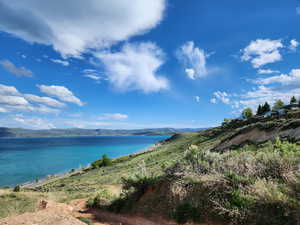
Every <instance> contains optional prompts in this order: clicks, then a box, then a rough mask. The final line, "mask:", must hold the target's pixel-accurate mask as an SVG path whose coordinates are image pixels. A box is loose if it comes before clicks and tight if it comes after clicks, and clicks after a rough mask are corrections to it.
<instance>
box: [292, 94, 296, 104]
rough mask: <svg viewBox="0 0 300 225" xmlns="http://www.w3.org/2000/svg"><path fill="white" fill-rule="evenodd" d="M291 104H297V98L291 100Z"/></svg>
mask: <svg viewBox="0 0 300 225" xmlns="http://www.w3.org/2000/svg"><path fill="white" fill-rule="evenodd" d="M290 104H297V99H296V98H295V96H293V97H292V98H291V101H290Z"/></svg>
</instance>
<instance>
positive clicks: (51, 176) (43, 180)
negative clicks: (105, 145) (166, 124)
mask: <svg viewBox="0 0 300 225" xmlns="http://www.w3.org/2000/svg"><path fill="white" fill-rule="evenodd" d="M160 146H161V143H160V142H157V143H154V144H152V145H150V146H149V147H147V148H145V149H141V150H138V151H137V152H135V153H132V154H129V155H135V156H137V155H140V154H144V153H145V152H150V151H154V150H155V149H157V148H158V147H160ZM129 155H124V156H120V157H117V158H114V159H118V158H121V157H125V156H129ZM91 163H92V162H91ZM91 163H90V164H89V165H88V166H84V167H81V168H78V169H71V170H70V171H68V172H64V173H57V174H49V175H47V177H45V178H41V179H39V180H38V182H36V181H28V182H26V183H22V184H17V185H15V186H18V185H19V186H20V187H21V188H25V189H35V188H38V187H41V186H44V185H46V184H49V183H52V182H55V181H57V180H60V179H63V178H67V177H70V176H73V175H76V174H80V173H82V172H84V171H85V170H88V169H89V168H91V166H90V165H91ZM1 188H3V187H0V189H1Z"/></svg>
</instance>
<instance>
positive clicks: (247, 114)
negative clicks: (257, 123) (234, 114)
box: [242, 107, 253, 119]
mask: <svg viewBox="0 0 300 225" xmlns="http://www.w3.org/2000/svg"><path fill="white" fill-rule="evenodd" d="M242 115H243V117H244V118H247V119H248V118H250V117H252V116H253V112H252V109H251V108H249V107H248V108H246V109H244V111H243V113H242Z"/></svg>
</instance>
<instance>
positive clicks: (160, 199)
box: [0, 118, 300, 225]
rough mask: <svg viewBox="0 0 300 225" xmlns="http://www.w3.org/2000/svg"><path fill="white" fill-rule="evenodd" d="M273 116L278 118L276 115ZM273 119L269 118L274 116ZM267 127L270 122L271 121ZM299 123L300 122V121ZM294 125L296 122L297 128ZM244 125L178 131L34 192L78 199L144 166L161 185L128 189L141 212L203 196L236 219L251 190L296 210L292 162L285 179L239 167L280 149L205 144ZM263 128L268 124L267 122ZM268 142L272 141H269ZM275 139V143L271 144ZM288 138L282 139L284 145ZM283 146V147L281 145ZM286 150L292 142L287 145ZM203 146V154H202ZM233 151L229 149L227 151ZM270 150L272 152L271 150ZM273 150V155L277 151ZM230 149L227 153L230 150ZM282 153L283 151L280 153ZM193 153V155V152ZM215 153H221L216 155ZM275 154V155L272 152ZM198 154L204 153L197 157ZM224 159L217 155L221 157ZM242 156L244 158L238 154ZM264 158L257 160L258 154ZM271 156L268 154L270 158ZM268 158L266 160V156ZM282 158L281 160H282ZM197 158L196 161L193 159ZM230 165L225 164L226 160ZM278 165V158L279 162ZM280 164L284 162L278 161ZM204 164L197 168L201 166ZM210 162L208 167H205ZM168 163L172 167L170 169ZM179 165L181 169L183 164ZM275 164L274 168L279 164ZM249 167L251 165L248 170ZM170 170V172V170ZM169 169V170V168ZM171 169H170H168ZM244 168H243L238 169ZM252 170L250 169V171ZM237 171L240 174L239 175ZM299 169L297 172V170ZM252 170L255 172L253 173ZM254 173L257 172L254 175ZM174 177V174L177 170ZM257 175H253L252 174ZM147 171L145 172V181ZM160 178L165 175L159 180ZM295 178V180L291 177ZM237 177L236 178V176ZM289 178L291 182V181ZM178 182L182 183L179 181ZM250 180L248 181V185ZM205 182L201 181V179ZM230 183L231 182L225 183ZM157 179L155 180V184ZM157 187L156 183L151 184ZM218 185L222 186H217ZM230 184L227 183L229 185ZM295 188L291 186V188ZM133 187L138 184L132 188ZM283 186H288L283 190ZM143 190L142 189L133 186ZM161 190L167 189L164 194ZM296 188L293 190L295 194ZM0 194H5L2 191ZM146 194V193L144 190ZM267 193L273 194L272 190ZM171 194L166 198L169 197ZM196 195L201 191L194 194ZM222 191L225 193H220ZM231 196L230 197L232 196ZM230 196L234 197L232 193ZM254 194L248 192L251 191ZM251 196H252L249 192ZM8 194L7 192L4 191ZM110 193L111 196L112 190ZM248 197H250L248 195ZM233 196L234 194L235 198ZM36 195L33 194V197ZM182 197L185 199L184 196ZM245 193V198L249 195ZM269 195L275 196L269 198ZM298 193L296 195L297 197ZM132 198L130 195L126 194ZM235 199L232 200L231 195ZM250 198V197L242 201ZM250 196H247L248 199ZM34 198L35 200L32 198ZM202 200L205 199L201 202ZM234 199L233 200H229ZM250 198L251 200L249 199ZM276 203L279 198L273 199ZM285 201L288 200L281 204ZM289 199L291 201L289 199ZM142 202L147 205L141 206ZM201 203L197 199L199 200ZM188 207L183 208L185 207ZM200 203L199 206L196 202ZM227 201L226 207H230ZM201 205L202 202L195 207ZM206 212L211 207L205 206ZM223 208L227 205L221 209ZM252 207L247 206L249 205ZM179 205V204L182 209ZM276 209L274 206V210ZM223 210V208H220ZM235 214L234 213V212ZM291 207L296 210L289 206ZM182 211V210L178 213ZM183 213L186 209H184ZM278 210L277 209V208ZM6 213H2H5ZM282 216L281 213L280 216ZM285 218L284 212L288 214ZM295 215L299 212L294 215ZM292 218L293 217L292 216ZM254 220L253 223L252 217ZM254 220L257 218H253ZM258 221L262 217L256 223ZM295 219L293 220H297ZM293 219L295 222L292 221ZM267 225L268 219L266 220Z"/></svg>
mask: <svg viewBox="0 0 300 225" xmlns="http://www.w3.org/2000/svg"><path fill="white" fill-rule="evenodd" d="M293 120H295V119H293V118H289V119H288V120H284V119H281V120H280V121H279V122H278V123H281V124H279V125H282V126H284V124H288V123H290V122H291V121H293ZM273 121H274V120H273ZM273 121H271V122H273ZM266 124H270V121H266ZM267 127H268V126H267ZM296 127H299V126H298V125H297V126H296ZM296 127H293V129H294V128H296ZM240 129H242V128H241V127H237V128H232V129H228V128H224V127H218V128H214V129H210V130H207V131H201V132H199V133H184V134H180V135H176V136H175V137H174V138H172V140H170V141H169V142H166V143H164V144H162V145H161V146H159V147H158V148H157V149H156V150H155V151H151V152H146V153H141V154H137V155H131V156H129V157H123V158H120V159H118V160H117V161H116V162H115V163H114V164H113V166H110V167H105V168H99V169H93V170H88V171H86V172H84V173H82V174H78V175H74V176H71V177H68V178H64V179H62V180H58V181H55V182H53V183H50V184H47V185H45V186H43V187H42V188H39V189H38V190H37V191H38V192H37V193H36V194H39V191H41V192H43V193H44V194H41V195H44V197H45V198H46V197H47V196H45V195H46V194H45V193H47V195H49V194H52V193H54V194H55V195H56V196H57V199H56V200H58V201H68V200H71V199H76V198H82V197H92V196H94V195H95V193H96V192H98V193H99V192H101V193H102V194H103V192H102V190H103V189H111V187H112V185H113V187H117V186H121V184H122V177H127V178H128V177H132V176H134V175H136V174H145V173H144V172H145V171H146V172H147V176H148V177H151V179H152V178H155V179H154V180H156V178H158V177H159V182H160V186H159V188H157V187H156V188H155V185H154V189H153V190H152V189H151V182H150V183H149V185H148V186H147V185H146V186H144V187H143V193H142V194H143V195H142V196H139V197H142V198H143V199H144V200H145V201H146V202H145V201H143V200H140V199H138V200H137V199H135V197H133V199H134V200H133V201H132V199H131V200H130V197H132V196H134V194H135V193H134V192H133V193H132V190H131V191H130V193H129V192H127V197H128V198H129V201H131V203H133V204H134V205H133V206H132V208H134V210H135V211H136V212H143V213H151V212H154V213H155V212H156V211H155V209H157V207H154V206H155V205H157V204H160V205H161V206H164V207H165V211H164V210H163V209H164V208H162V207H160V209H159V210H160V211H161V212H164V214H165V215H166V216H172V215H173V213H174V212H176V210H177V211H178V208H177V207H179V209H180V205H182V204H183V202H181V200H182V199H186V200H188V201H189V202H192V203H193V204H194V203H195V201H196V203H197V202H198V203H199V202H202V203H203V201H204V204H205V205H207V206H209V207H210V208H213V209H214V210H215V211H213V212H212V211H210V213H211V215H212V216H213V217H217V214H218V215H219V216H220V215H223V216H222V217H221V220H225V219H226V220H231V219H235V221H237V220H239V219H240V217H239V216H241V215H246V211H245V210H240V209H239V207H244V208H245V207H246V206H247V207H248V205H247V204H248V203H249V202H250V203H251V204H252V203H253V201H252V200H253V199H252V197H253V195H257V196H258V195H259V194H261V197H262V198H265V199H266V200H265V201H266V202H268V201H273V203H274V205H272V204H271V206H270V207H273V206H274V207H275V208H276V207H277V206H278V205H276V204H277V203H278V204H279V206H282V205H284V204H288V207H290V208H291V210H292V211H293V210H296V209H295V208H293V207H295V205H294V202H295V201H297V199H299V195H300V194H299V185H300V181H299V180H297V179H298V178H297V176H298V175H297V174H295V171H294V170H291V169H290V168H287V169H288V170H289V169H290V171H289V172H291V173H292V174H291V176H290V177H289V178H291V180H290V179H289V180H284V179H281V178H278V177H276V176H275V177H268V176H267V177H263V176H261V177H251V176H252V175H247V176H246V177H244V176H243V175H244V174H246V173H248V172H249V171H250V169H251V171H252V170H253V168H249V169H246V170H244V171H243V170H241V171H240V170H239V168H240V165H239V163H240V164H241V165H242V164H243V165H246V168H247V162H245V161H243V159H246V160H248V157H252V158H254V159H255V160H254V161H253V165H255V166H257V165H256V164H255V163H257V162H259V163H261V162H263V160H264V159H265V158H264V157H270V159H271V161H270V160H269V162H268V163H269V164H270V165H272V160H273V159H276V160H279V159H280V154H281V153H277V152H275V151H277V150H276V149H275V148H274V147H270V146H269V147H268V146H267V147H265V146H256V145H251V146H248V147H242V146H240V147H238V148H237V147H236V146H235V150H234V151H227V152H225V153H218V154H217V155H215V154H214V153H213V154H212V155H210V153H209V152H208V154H206V153H207V151H206V150H209V149H214V148H215V147H216V146H217V145H219V144H220V143H221V142H222V141H224V140H227V139H228V138H230V137H231V136H232V135H235V133H237V131H239V130H240ZM263 129H264V128H263ZM269 144H270V143H269ZM271 145H272V144H271ZM285 145H286V143H284V146H285ZM295 146H296V145H293V146H292V147H291V148H292V149H295V148H297V149H298V147H295ZM283 148H285V147H283ZM287 149H288V151H289V149H290V147H288V148H287ZM191 151H193V152H194V151H195V153H194V154H195V155H194V156H193V157H195V158H196V160H194V161H193V160H192V161H188V160H187V155H189V153H190V152H191ZM259 151H265V152H266V153H264V154H265V155H264V154H261V155H260V157H262V158H261V159H260V158H258V157H257V154H256V153H255V152H259ZM203 152H204V153H205V154H203ZM228 152H229V153H228ZM269 152H271V153H269ZM273 152H275V153H274V155H273ZM228 154H229V155H228ZM278 154H279V155H278ZM193 157H192V158H193ZM216 157H217V158H216ZM272 157H273V158H272ZM286 157H287V159H288V161H287V162H288V163H289V162H290V161H289V160H290V158H291V157H292V158H296V159H297V157H298V159H299V155H297V154H294V153H293V154H292V155H290V156H289V155H287V156H286ZM199 159H201V160H200V161H199ZM215 159H218V160H221V161H218V160H215ZM239 159H241V160H239ZM256 159H259V160H262V161H259V160H256ZM267 161H268V160H267ZM267 161H266V162H267ZM279 161H280V160H279ZM208 162H209V165H214V166H208V167H207V163H208ZM175 163H177V164H179V165H180V166H179V171H178V168H176V167H172V165H174V164H175ZM193 163H194V164H193ZM222 163H224V165H226V166H224V167H223V164H222ZM203 165H204V169H205V171H209V172H207V174H202V173H199V170H200V171H201V170H202V169H203V168H202V166H203ZM217 165H222V166H217ZM276 165H277V164H276ZM278 166H279V167H280V166H281V165H280V163H279V164H278ZM198 167H199V168H200V169H199V168H198ZM206 167H207V168H206ZM166 168H170V169H167V170H166ZM191 168H194V169H195V168H198V169H196V170H193V169H191ZM180 169H181V170H180ZM228 169H229V170H232V171H231V172H233V173H228V172H230V171H226V170H228ZM275 169H276V168H275ZM182 170H183V171H185V172H187V173H189V174H192V175H191V176H184V178H183V179H182V177H180V178H174V177H173V175H174V174H173V175H172V176H171V177H172V179H174V180H172V179H171V180H172V182H174V183H176V185H175V186H174V183H173V184H172V182H171V181H170V177H169V175H170V173H180V171H182ZM248 170H249V171H248ZM166 171H167V172H166ZM170 171H171V172H170ZM270 171H271V173H272V172H274V171H275V170H272V169H271V170H270ZM167 173H168V175H167ZM239 173H240V174H239ZM249 174H250V173H249ZM236 175H237V176H236ZM296 175H297V176H296ZM253 176H254V175H253ZM255 176H256V175H255ZM175 177H176V176H175ZM299 177H300V176H299ZM252 178H255V179H252ZM147 179H148V178H147V177H146V178H145V181H146V183H147V182H148V181H147ZM161 179H162V180H161ZM293 179H294V180H293ZM232 180H234V182H233V181H232ZM287 181H288V182H287ZM134 182H137V183H138V182H140V181H139V180H137V181H134ZM178 183H180V184H182V185H183V186H182V185H179V186H178V185H177V184H178ZM244 183H246V184H247V185H244ZM199 184H201V185H199ZM225 184H226V185H228V184H230V185H229V186H226V185H225ZM156 185H157V184H156ZM224 186H226V188H225V189H222V187H224ZM186 187H194V189H193V188H191V189H186ZM148 188H150V189H151V190H152V191H151V192H152V194H150V195H149V194H148V193H144V192H145V190H148ZM152 188H153V187H152ZM174 188H175V189H176V188H178V190H177V189H176V190H177V191H178V192H179V193H176V194H174V193H173V192H170V190H173V189H174ZM218 188H220V189H218ZM227 188H228V189H227ZM250 188H251V190H254V189H258V190H260V191H261V192H258V193H256V192H248V190H250ZM291 188H293V189H291ZM132 189H135V188H132ZM180 190H181V191H182V193H189V194H187V195H185V196H184V195H182V193H180ZM210 190H216V191H218V192H219V193H220V195H218V196H217V197H216V196H215V197H214V198H216V200H221V201H223V200H224V201H227V200H228V201H229V205H226V204H227V203H226V204H225V207H224V205H222V204H223V203H222V202H221V203H220V204H219V203H218V202H217V203H218V204H219V206H218V207H219V208H220V211H218V210H217V209H216V208H214V207H215V205H211V202H210V201H211V199H210V197H212V196H213V194H214V193H211V192H210ZM282 190H284V191H282ZM135 191H139V190H135ZM160 193H163V194H162V195H161V194H160ZM205 193H209V194H211V195H209V196H206V195H205ZM291 193H292V194H291ZM0 195H1V194H0ZM104 195H105V196H104V198H105V197H107V196H110V195H109V194H106V193H104ZM144 195H145V196H144ZM268 195H269V196H268ZM166 196H168V198H166ZM195 196H197V197H195ZM199 196H206V197H204V198H198V197H199ZM220 196H221V197H220ZM228 196H229V199H228ZM230 196H231V197H230ZM249 196H250V197H249ZM251 196H252V197H251ZM6 197H7V196H6ZM110 197H111V196H110ZM248 197H249V199H250V200H249V199H248ZM169 198H171V199H172V201H173V200H174V199H175V200H174V201H173V202H172V201H171V202H172V205H171V206H172V207H170V205H168V203H167V202H168V201H169V202H170V199H169ZM231 198H232V199H231ZM30 199H34V198H30ZM180 199H181V200H180ZM245 199H246V200H245ZM270 199H271V200H270ZM293 199H294V200H293ZM127 200H128V199H127ZM231 200H232V201H231ZM244 200H245V201H246V203H245V202H244ZM248 200H249V201H248ZM30 201H31V200H30ZM100 202H101V201H100ZM145 203H148V205H146V207H144V205H145ZM202 203H201V204H202ZM231 203H232V204H231ZM250 203H249V204H250ZM275 203H276V204H275ZM283 203H284V204H283ZM290 203H291V205H289V204H290ZM141 204H142V205H143V207H141ZM0 206H1V200H0ZM194 206H195V205H185V206H184V205H183V206H182V208H183V209H182V211H183V212H184V210H186V209H188V210H189V211H194V210H195V207H194ZM196 206H197V207H198V206H199V205H197V204H196ZM184 207H185V208H184ZM197 207H196V208H197ZM226 207H227V208H226ZM197 209H198V208H197ZM205 210H206V211H207V212H208V211H209V210H210V209H205ZM222 210H223V211H222ZM247 210H248V208H247ZM19 211H24V210H19ZM179 211H180V210H179ZM270 211H271V213H272V210H270ZM247 212H248V211H247ZM282 212H283V213H285V211H284V210H283V211H280V213H282ZM222 213H223V214H222ZM230 213H231V214H232V215H233V217H234V216H235V217H236V218H232V217H231V216H232V215H228V214H230ZM251 213H253V211H251ZM290 213H294V211H293V212H290ZM179 214H180V213H179ZM183 214H184V213H183ZM277 214H278V213H277ZM0 217H1V211H0ZM2 217H3V215H2ZM280 219H282V218H280ZM284 219H285V217H284ZM293 219H295V218H293ZM293 221H294V220H293ZM293 221H292V222H291V223H286V224H293ZM249 224H251V223H249ZM253 224H254V223H253ZM257 224H258V223H257ZM270 224H275V223H270ZM279 224H280V223H279ZM282 224H284V223H282ZM294 224H295V223H294ZM294 224H293V225H294ZM264 225H265V224H264Z"/></svg>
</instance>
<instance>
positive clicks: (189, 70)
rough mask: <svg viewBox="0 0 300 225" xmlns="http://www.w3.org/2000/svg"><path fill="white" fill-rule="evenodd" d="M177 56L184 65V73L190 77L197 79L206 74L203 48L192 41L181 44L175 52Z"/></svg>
mask: <svg viewBox="0 0 300 225" xmlns="http://www.w3.org/2000/svg"><path fill="white" fill-rule="evenodd" d="M176 55H177V58H178V59H179V61H181V62H182V64H183V65H184V67H185V73H186V75H187V76H188V77H189V78H190V79H193V80H195V79H197V78H200V77H204V76H206V75H207V74H208V71H207V68H206V57H207V55H206V54H205V52H204V50H203V49H200V48H198V47H197V46H195V43H194V42H193V41H189V42H187V43H185V44H184V45H182V46H181V47H180V48H179V49H178V50H177V52H176Z"/></svg>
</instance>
